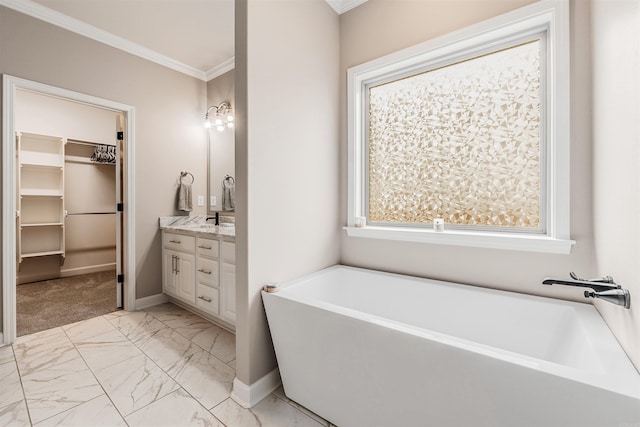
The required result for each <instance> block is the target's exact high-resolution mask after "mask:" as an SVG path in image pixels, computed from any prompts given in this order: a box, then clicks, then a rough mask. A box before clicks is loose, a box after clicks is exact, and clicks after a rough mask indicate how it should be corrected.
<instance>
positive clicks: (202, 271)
mask: <svg viewBox="0 0 640 427" xmlns="http://www.w3.org/2000/svg"><path fill="white" fill-rule="evenodd" d="M198 271H199V272H200V273H204V274H211V272H210V271H207V270H204V269H202V268H201V269H200V270H198Z"/></svg>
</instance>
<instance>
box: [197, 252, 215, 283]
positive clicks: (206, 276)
mask: <svg viewBox="0 0 640 427" xmlns="http://www.w3.org/2000/svg"><path fill="white" fill-rule="evenodd" d="M219 270H220V265H219V263H218V261H216V260H213V259H206V258H201V257H198V261H197V265H196V275H197V280H198V283H202V284H204V285H207V286H213V287H214V288H217V287H218V277H219V274H218V272H219Z"/></svg>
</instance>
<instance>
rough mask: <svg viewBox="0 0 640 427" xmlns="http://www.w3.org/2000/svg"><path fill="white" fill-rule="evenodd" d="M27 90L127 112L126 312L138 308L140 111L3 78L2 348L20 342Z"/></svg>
mask: <svg viewBox="0 0 640 427" xmlns="http://www.w3.org/2000/svg"><path fill="white" fill-rule="evenodd" d="M18 89H21V90H27V91H32V92H37V93H40V94H43V95H49V96H54V97H58V98H62V99H65V100H69V101H74V102H79V103H83V104H87V105H89V106H92V107H98V108H105V109H109V110H113V111H115V112H121V113H123V114H124V116H125V129H124V134H125V138H124V140H125V151H124V155H125V159H124V164H123V168H124V170H123V179H124V186H123V188H124V194H123V198H122V200H123V203H124V207H125V211H124V218H123V239H122V246H123V251H124V254H123V255H124V256H123V260H122V261H123V265H122V268H123V269H124V276H125V281H124V309H125V310H127V311H133V310H135V305H136V282H135V279H136V278H135V271H136V269H135V265H136V264H135V204H134V200H135V194H134V193H135V175H134V173H133V170H134V164H135V162H134V153H135V150H134V146H135V144H134V136H135V132H134V123H135V120H134V118H135V108H134V107H132V106H130V105H126V104H121V103H119V102H114V101H110V100H107V99H103V98H98V97H95V96H92V95H86V94H83V93H79V92H74V91H71V90H67V89H62V88H59V87H55V86H50V85H47V84H43V83H38V82H34V81H31V80H26V79H23V78H20V77H14V76H10V75H8V74H4V75H3V76H2V124H3V127H2V332H0V345H7V344H11V343H12V342H13V341H15V339H16V266H17V265H16V264H17V262H16V208H17V206H16V194H17V189H16V185H17V181H16V144H15V105H16V90H18Z"/></svg>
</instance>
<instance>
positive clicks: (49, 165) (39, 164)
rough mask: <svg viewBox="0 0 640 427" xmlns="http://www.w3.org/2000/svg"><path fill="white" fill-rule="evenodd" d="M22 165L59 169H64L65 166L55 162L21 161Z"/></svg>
mask: <svg viewBox="0 0 640 427" xmlns="http://www.w3.org/2000/svg"><path fill="white" fill-rule="evenodd" d="M20 167H22V168H25V169H58V170H62V169H63V166H62V165H61V164H53V163H25V162H21V163H20Z"/></svg>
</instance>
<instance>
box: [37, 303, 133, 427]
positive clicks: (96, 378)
mask: <svg viewBox="0 0 640 427" xmlns="http://www.w3.org/2000/svg"><path fill="white" fill-rule="evenodd" d="M99 317H103V318H104V315H102V316H99ZM87 320H90V319H87ZM104 320H106V321H107V322H109V320H108V319H104ZM109 324H111V322H109ZM114 328H115V326H114ZM63 331H64V333H65V335H67V338H68V339H69V341H71V344H72V345H73V348H74V349H75V350H76V351H77V352H78V354H79V355H80V358H81V359H82V362H84V364H85V366H86V367H87V370H88V371H89V372H91V375H92V376H93V378H94V379H95V380H96V383H98V385H99V386H100V388H101V389H102V392H103V393H104V395H105V396H106V397H107V399H109V402H111V404H112V405H113V408H114V409H115V410H116V412H118V415H120V418H122V421H123V422H124V423H125V424H127V425H129V424H128V423H127V421H126V420H125V419H124V416H122V413H121V412H120V410H119V409H118V407H117V406H116V404H115V403H114V402H113V400H111V396H109V393H107V391H106V390H105V389H104V386H103V385H102V383H101V382H100V380H99V379H98V377H97V376H96V374H95V372H93V369H91V366H89V364H88V363H87V361H86V360H85V358H84V356H82V353H80V350H78V347H77V346H76V343H75V342H73V341H72V340H71V337H70V336H69V334H67V331H66V330H64V329H63ZM105 333H108V332H105ZM99 335H101V334H98V335H95V336H99ZM95 336H92V337H87V338H94V337H95ZM99 397H101V396H96V397H94V398H93V399H90V400H88V401H87V402H91V401H92V400H94V399H97V398H99ZM87 402H82V403H80V404H79V405H76V406H74V407H73V408H69V409H68V410H71V409H74V408H77V407H78V406H80V405H82V404H84V403H87ZM64 412H67V411H64ZM60 413H62V412H60ZM56 415H59V414H56ZM54 416H55V415H54ZM49 418H51V417H49Z"/></svg>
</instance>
